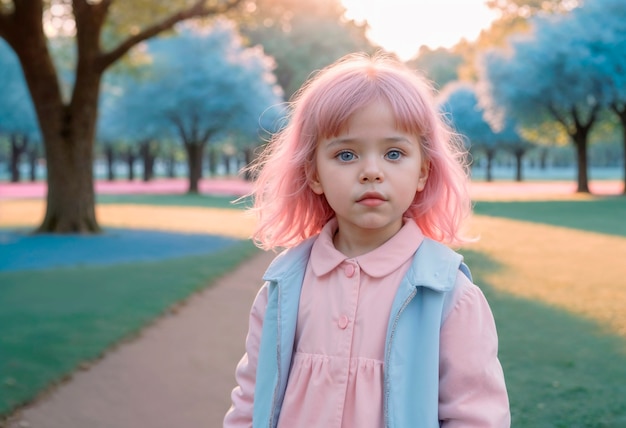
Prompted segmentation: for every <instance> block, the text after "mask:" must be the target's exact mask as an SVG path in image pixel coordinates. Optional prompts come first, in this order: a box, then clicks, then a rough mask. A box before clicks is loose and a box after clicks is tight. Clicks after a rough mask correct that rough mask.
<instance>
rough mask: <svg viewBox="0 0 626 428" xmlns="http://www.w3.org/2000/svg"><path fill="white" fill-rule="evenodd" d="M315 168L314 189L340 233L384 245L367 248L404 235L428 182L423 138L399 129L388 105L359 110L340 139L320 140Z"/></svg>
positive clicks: (380, 103) (376, 103)
mask: <svg viewBox="0 0 626 428" xmlns="http://www.w3.org/2000/svg"><path fill="white" fill-rule="evenodd" d="M316 167H317V174H316V176H315V177H314V179H313V180H312V181H311V183H310V186H311V189H312V190H313V191H314V192H315V193H317V194H318V195H322V194H323V195H324V196H325V197H326V200H327V201H328V203H329V204H330V206H331V207H332V209H333V210H334V211H335V214H336V217H337V220H338V223H339V234H340V235H343V236H344V237H352V238H357V239H361V240H363V238H365V239H366V240H370V239H371V240H375V241H380V242H378V243H376V242H369V243H368V244H367V245H368V246H372V245H374V246H376V245H380V244H382V243H383V242H385V241H386V240H387V239H389V238H390V237H392V236H393V235H394V234H395V233H396V232H397V231H398V230H400V228H401V227H402V217H403V215H404V213H405V212H406V210H407V209H408V208H409V206H410V205H411V203H412V202H413V199H414V197H415V194H416V192H421V191H422V190H423V189H424V186H425V184H426V179H427V178H428V164H427V162H425V161H424V159H423V156H422V151H421V147H420V143H419V140H418V138H417V137H416V136H414V135H409V134H405V133H403V132H400V131H399V130H397V129H396V127H395V119H394V116H393V112H392V110H391V108H390V107H389V106H388V105H387V103H385V102H374V103H371V104H369V105H368V106H366V107H365V108H363V109H361V110H358V111H357V112H356V113H355V114H354V115H353V116H352V117H351V118H350V120H349V121H348V123H347V126H346V127H345V129H344V131H343V132H342V133H341V134H339V135H337V136H336V137H332V138H329V139H325V140H322V141H320V142H319V143H318V146H317V151H316ZM346 234H348V235H346Z"/></svg>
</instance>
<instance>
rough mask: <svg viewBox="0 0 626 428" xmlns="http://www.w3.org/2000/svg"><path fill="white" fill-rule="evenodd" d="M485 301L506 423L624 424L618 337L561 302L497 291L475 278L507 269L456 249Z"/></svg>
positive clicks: (624, 359) (623, 369) (518, 427)
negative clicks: (495, 338) (502, 380)
mask: <svg viewBox="0 0 626 428" xmlns="http://www.w3.org/2000/svg"><path fill="white" fill-rule="evenodd" d="M463 254H464V256H465V259H466V262H467V263H468V265H469V266H470V268H471V269H472V273H473V275H474V281H475V282H476V284H478V285H479V286H480V288H481V289H482V290H483V292H484V293H485V295H486V297H487V299H488V300H489V303H490V305H491V307H492V310H493V313H494V317H495V319H496V324H497V327H498V334H499V340H500V360H501V363H502V366H503V369H504V372H505V377H506V381H507V388H508V391H509V399H510V402H511V416H512V426H513V427H514V428H522V427H529V428H530V427H532V428H544V427H545V428H547V427H568V428H569V427H622V426H626V382H625V380H626V341H625V340H624V338H622V337H619V336H616V335H613V334H611V333H609V332H607V330H606V329H605V328H603V327H602V326H600V325H598V324H596V323H594V322H592V321H589V320H586V319H583V318H580V317H577V316H575V315H573V314H571V313H569V312H566V311H564V310H562V309H559V308H555V307H552V306H549V305H547V304H544V303H541V302H537V301H532V300H528V299H523V298H519V297H516V296H512V295H510V294H508V293H505V292H502V291H499V290H497V289H496V287H495V286H494V285H493V284H489V283H487V282H486V281H485V280H484V279H483V278H485V277H486V273H487V272H489V273H490V274H493V273H494V269H495V270H496V273H498V277H499V278H502V281H506V278H507V276H508V275H512V274H513V275H514V274H515V273H514V272H511V271H509V270H507V268H506V267H505V266H501V265H498V264H497V262H495V261H493V260H491V259H490V258H489V257H488V256H487V255H486V254H483V253H479V252H475V251H466V250H463Z"/></svg>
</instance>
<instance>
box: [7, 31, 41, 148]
mask: <svg viewBox="0 0 626 428" xmlns="http://www.w3.org/2000/svg"><path fill="white" fill-rule="evenodd" d="M0 134H5V135H12V134H19V135H21V136H26V137H29V138H30V139H35V140H40V139H41V137H40V133H39V125H38V123H37V118H36V115H35V108H34V106H33V102H32V99H31V97H30V94H29V92H28V87H27V86H26V81H25V80H24V74H23V73H22V68H21V66H20V64H19V60H18V59H17V56H16V55H15V53H14V52H13V50H12V49H11V48H10V47H9V45H8V44H7V43H6V42H5V41H4V40H3V39H0Z"/></svg>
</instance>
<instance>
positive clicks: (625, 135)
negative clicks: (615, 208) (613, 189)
mask: <svg viewBox="0 0 626 428" xmlns="http://www.w3.org/2000/svg"><path fill="white" fill-rule="evenodd" d="M622 144H623V145H624V151H623V153H622V155H623V156H624V158H623V159H622V167H623V169H624V170H623V171H622V174H624V177H623V178H624V188H623V189H622V193H623V194H624V195H626V115H624V120H623V121H622Z"/></svg>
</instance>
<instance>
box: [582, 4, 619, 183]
mask: <svg viewBox="0 0 626 428" xmlns="http://www.w3.org/2000/svg"><path fill="white" fill-rule="evenodd" d="M572 13H573V20H574V21H575V22H576V23H577V25H578V28H580V29H581V30H583V31H582V34H581V35H580V36H579V37H580V39H581V41H580V43H579V44H578V48H579V49H580V51H581V52H582V53H583V54H585V57H586V58H587V61H585V69H586V72H587V73H588V74H593V75H596V76H598V80H600V81H601V82H602V86H601V88H600V89H601V93H600V94H599V96H598V100H599V102H600V103H601V104H602V105H603V106H605V107H608V109H609V110H610V111H611V112H613V113H614V114H615V117H616V118H617V119H618V120H619V122H620V124H621V128H622V145H623V154H622V156H623V167H624V177H623V178H624V187H623V193H624V194H626V3H625V2H624V1H622V0H596V1H594V2H588V3H586V4H585V5H584V6H583V7H581V8H580V9H576V10H574V11H573V12H572ZM592 96H596V95H595V94H592Z"/></svg>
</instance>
